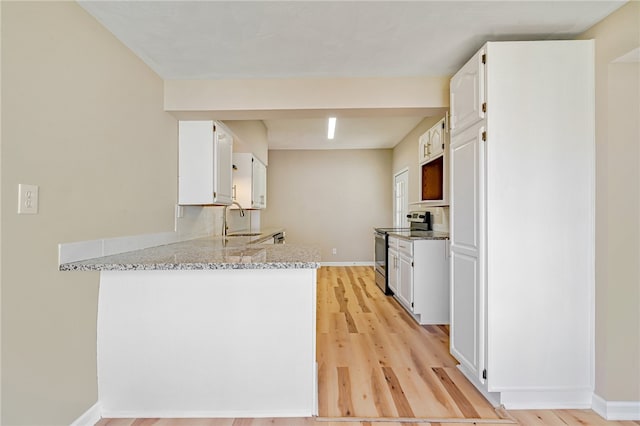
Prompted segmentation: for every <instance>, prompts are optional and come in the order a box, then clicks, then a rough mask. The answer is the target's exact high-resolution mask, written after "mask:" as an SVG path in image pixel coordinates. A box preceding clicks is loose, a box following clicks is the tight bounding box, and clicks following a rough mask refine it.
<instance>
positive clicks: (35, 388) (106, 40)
mask: <svg viewBox="0 0 640 426" xmlns="http://www.w3.org/2000/svg"><path fill="white" fill-rule="evenodd" d="M1 7H2V246H3V247H4V250H3V252H2V276H1V278H2V399H3V400H2V406H3V412H2V424H3V425H27V424H29V425H63V424H69V423H70V422H72V421H73V420H74V419H76V418H77V417H78V416H79V415H80V414H82V413H83V412H84V411H85V410H87V409H88V408H89V407H91V406H92V405H93V404H94V403H95V402H96V401H97V393H96V307H97V289H98V275H97V273H69V272H66V273H62V272H58V271H57V244H58V243H60V242H70V241H78V240H88V239H94V238H103V237H110V236H122V235H133V234H143V233H152V232H162V231H171V230H172V229H173V211H174V204H175V202H176V191H177V188H176V173H177V144H176V140H177V125H176V120H175V119H174V118H173V117H172V116H170V115H169V114H167V113H165V112H163V82H162V80H161V79H160V78H159V77H158V76H157V75H156V74H154V73H153V72H151V71H150V69H149V68H148V67H147V66H146V65H145V64H144V63H143V62H142V61H140V60H139V59H138V58H136V57H135V56H134V55H133V53H131V52H130V51H129V50H128V49H126V48H125V47H124V46H123V45H121V43H120V42H118V41H117V40H116V39H115V38H114V37H113V36H112V35H111V34H110V33H108V32H107V31H106V30H105V29H104V28H103V27H102V26H101V25H99V24H98V23H97V22H96V21H95V20H94V19H93V18H91V17H90V16H89V15H88V14H87V13H86V12H85V11H84V10H83V9H81V8H80V7H79V6H78V5H77V4H76V3H75V2H42V3H32V2H4V1H3V2H2V3H1ZM18 183H29V184H35V185H39V186H40V211H39V213H38V214H37V215H17V214H16V209H17V186H18Z"/></svg>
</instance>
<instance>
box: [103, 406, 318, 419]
mask: <svg viewBox="0 0 640 426" xmlns="http://www.w3.org/2000/svg"><path fill="white" fill-rule="evenodd" d="M312 411H313V409H312V408H310V409H309V410H291V411H278V410H274V411H271V410H260V411H245V410H242V411H187V410H175V411H174V410H164V411H163V410H135V411H121V410H116V411H109V410H108V409H107V410H104V411H103V413H102V417H104V418H105V419H214V418H224V419H233V418H287V417H308V418H313V416H314V414H313V413H312Z"/></svg>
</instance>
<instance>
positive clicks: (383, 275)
mask: <svg viewBox="0 0 640 426" xmlns="http://www.w3.org/2000/svg"><path fill="white" fill-rule="evenodd" d="M407 219H408V220H409V224H410V227H409V228H406V227H404V228H374V237H375V273H376V285H377V286H378V287H380V290H382V291H383V292H384V293H385V294H392V292H391V290H390V289H389V280H388V277H387V265H388V261H389V256H388V253H387V251H388V248H389V233H390V232H407V231H408V232H411V231H431V214H430V213H429V212H410V213H409V214H408V215H407Z"/></svg>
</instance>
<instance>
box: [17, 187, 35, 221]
mask: <svg viewBox="0 0 640 426" xmlns="http://www.w3.org/2000/svg"><path fill="white" fill-rule="evenodd" d="M18 214H38V186H37V185H25V184H23V183H21V184H18Z"/></svg>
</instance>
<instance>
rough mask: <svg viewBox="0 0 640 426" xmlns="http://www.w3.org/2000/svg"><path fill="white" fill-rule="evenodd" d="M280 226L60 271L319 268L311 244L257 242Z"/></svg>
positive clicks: (88, 262)
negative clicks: (251, 234) (249, 235)
mask: <svg viewBox="0 0 640 426" xmlns="http://www.w3.org/2000/svg"><path fill="white" fill-rule="evenodd" d="M282 231H283V230H282V229H276V230H271V229H270V230H268V231H265V232H263V233H261V234H260V235H258V236H251V237H248V236H238V237H231V238H229V237H228V238H227V239H226V240H225V239H224V238H223V237H222V236H209V237H204V238H197V239H193V240H187V241H180V242H176V243H172V244H166V245H159V246H154V247H149V248H145V249H140V250H134V251H131V252H125V253H119V254H113V255H110V256H102V257H97V258H93V259H87V260H81V261H77V262H70V263H63V264H61V265H59V270H60V271H175V270H181V271H186V270H194V271H202V270H235V269H318V268H320V260H321V256H320V249H319V248H318V247H316V246H313V245H300V244H260V242H264V241H267V240H269V238H271V237H273V236H274V235H275V234H277V233H279V232H282Z"/></svg>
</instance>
